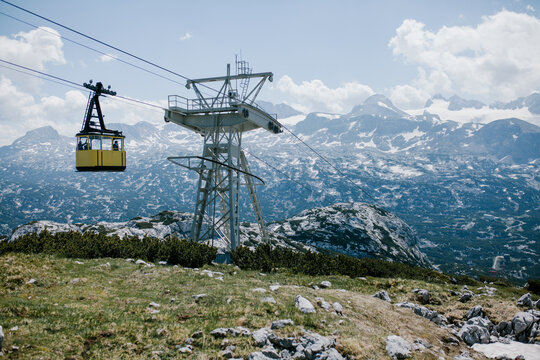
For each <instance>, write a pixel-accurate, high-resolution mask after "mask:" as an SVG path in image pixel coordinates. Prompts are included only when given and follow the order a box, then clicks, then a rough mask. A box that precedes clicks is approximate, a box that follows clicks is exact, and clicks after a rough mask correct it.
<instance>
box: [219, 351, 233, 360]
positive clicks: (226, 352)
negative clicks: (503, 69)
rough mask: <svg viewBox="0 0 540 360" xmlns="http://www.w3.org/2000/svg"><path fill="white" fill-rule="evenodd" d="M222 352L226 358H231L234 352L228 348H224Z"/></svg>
mask: <svg viewBox="0 0 540 360" xmlns="http://www.w3.org/2000/svg"><path fill="white" fill-rule="evenodd" d="M220 354H221V356H222V357H224V358H225V359H230V358H232V357H233V352H232V351H231V350H227V349H225V350H223V351H222V352H221V353H220Z"/></svg>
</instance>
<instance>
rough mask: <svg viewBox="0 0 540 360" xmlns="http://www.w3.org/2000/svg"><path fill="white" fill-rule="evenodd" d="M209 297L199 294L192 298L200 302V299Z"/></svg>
mask: <svg viewBox="0 0 540 360" xmlns="http://www.w3.org/2000/svg"><path fill="white" fill-rule="evenodd" d="M207 296H208V295H206V294H197V295H193V296H191V297H192V298H194V299H195V301H198V300H200V299H202V298H204V297H207Z"/></svg>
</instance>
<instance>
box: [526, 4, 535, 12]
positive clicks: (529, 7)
mask: <svg viewBox="0 0 540 360" xmlns="http://www.w3.org/2000/svg"><path fill="white" fill-rule="evenodd" d="M525 9H527V11H530V12H534V11H536V9H535V8H534V7H533V6H532V5H531V4H528V5H527V6H526V7H525Z"/></svg>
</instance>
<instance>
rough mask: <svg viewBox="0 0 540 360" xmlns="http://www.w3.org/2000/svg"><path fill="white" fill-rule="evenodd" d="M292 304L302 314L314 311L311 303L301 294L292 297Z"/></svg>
mask: <svg viewBox="0 0 540 360" xmlns="http://www.w3.org/2000/svg"><path fill="white" fill-rule="evenodd" d="M294 306H296V308H298V309H299V310H300V311H301V312H303V313H304V314H308V313H314V312H315V308H314V307H313V304H312V303H311V302H310V301H309V300H308V299H306V298H305V297H303V296H302V295H297V296H296V298H295V299H294Z"/></svg>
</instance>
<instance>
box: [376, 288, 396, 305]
mask: <svg viewBox="0 0 540 360" xmlns="http://www.w3.org/2000/svg"><path fill="white" fill-rule="evenodd" d="M373 297H374V298H377V299H381V300H384V301H386V302H389V303H391V302H392V300H391V299H390V296H389V295H388V293H387V292H386V291H385V290H379V291H377V292H376V293H375V294H373Z"/></svg>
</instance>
